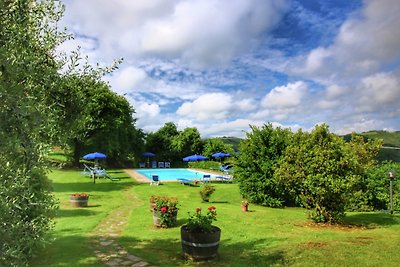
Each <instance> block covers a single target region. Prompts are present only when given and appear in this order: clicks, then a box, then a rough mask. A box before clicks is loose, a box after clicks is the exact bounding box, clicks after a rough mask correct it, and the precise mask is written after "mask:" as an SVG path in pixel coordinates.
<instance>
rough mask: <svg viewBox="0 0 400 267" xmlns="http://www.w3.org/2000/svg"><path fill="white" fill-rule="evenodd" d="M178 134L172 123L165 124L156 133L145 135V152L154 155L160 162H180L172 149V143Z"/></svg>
mask: <svg viewBox="0 0 400 267" xmlns="http://www.w3.org/2000/svg"><path fill="white" fill-rule="evenodd" d="M178 134H179V132H178V129H177V127H176V125H175V124H174V123H172V122H167V123H165V124H164V126H163V127H161V128H160V129H159V130H158V131H157V132H154V133H149V134H147V136H146V144H145V147H146V151H150V152H153V153H155V154H156V155H157V158H158V159H161V160H168V161H177V160H179V161H181V159H180V157H179V155H178V154H177V152H176V151H174V150H173V149H172V141H173V140H174V139H175V138H176V137H177V136H178Z"/></svg>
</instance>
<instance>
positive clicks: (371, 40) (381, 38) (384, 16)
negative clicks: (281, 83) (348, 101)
mask: <svg viewBox="0 0 400 267" xmlns="http://www.w3.org/2000/svg"><path fill="white" fill-rule="evenodd" d="M364 3H365V6H364V7H363V8H362V9H361V11H360V12H357V13H354V14H352V15H351V16H350V17H349V19H348V20H347V21H345V22H344V23H343V24H342V26H341V27H340V29H339V32H338V35H337V36H336V38H335V40H334V42H333V44H332V45H330V46H328V47H321V46H320V47H317V48H315V49H313V50H311V51H310V52H309V53H308V55H301V56H298V57H297V58H294V59H292V60H291V63H290V64H289V66H288V71H289V72H290V73H293V74H296V75H306V76H307V77H311V78H313V79H316V80H319V81H330V82H333V81H334V80H337V79H341V80H345V79H353V80H354V79H357V78H360V77H362V76H365V75H370V74H372V73H374V72H376V71H378V70H379V69H380V68H382V67H384V66H385V65H386V64H390V63H393V62H395V61H396V60H397V59H398V58H399V56H400V49H399V47H400V35H398V34H395V33H396V32H398V29H399V28H400V16H398V14H399V13H400V5H399V3H398V0H370V1H365V2H364Z"/></svg>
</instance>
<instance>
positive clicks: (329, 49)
mask: <svg viewBox="0 0 400 267" xmlns="http://www.w3.org/2000/svg"><path fill="white" fill-rule="evenodd" d="M62 3H63V4H64V5H65V8H66V10H65V14H64V17H63V19H62V21H61V23H60V26H62V27H64V26H65V27H66V28H67V31H68V32H69V33H72V34H73V36H74V39H73V40H69V41H66V42H65V43H64V44H62V46H61V47H60V48H59V49H60V50H61V51H67V52H68V51H71V50H76V48H77V47H78V46H79V47H80V51H81V53H82V55H83V56H88V58H89V61H90V62H91V63H93V64H96V63H99V64H100V66H108V65H110V64H111V63H112V62H113V60H115V59H118V58H123V63H122V64H120V65H119V68H118V70H116V71H114V72H113V73H111V74H109V75H107V76H105V77H104V80H105V81H106V82H108V83H109V84H110V86H111V89H112V90H113V91H115V92H116V93H118V94H120V95H124V96H125V97H126V98H127V100H128V101H129V103H130V104H131V105H132V106H133V108H134V109H135V112H136V113H135V114H134V117H135V118H136V119H137V122H136V125H137V127H139V128H142V129H143V130H144V131H145V132H154V131H157V130H158V129H159V128H161V127H162V126H163V125H164V124H165V123H166V122H174V123H175V124H176V125H177V126H178V129H180V130H182V129H184V128H186V127H196V128H197V129H198V130H199V132H200V133H201V136H202V137H203V138H208V137H218V136H235V137H244V136H245V133H246V132H249V131H250V127H249V125H255V126H262V125H263V124H266V123H272V124H273V125H274V126H279V127H283V128H291V129H292V130H293V131H297V130H298V129H300V128H301V129H303V130H305V131H309V130H311V129H312V128H313V127H314V126H315V125H316V124H321V123H327V124H328V125H329V126H330V130H331V131H332V132H334V133H337V134H347V133H350V132H363V131H369V130H386V131H399V130H400V16H399V14H400V2H399V0H365V1H361V0H351V1H348V0H336V1H334V0H135V1H129V0H125V1H123V0H113V1H109V0H85V1H80V0H64V1H62Z"/></svg>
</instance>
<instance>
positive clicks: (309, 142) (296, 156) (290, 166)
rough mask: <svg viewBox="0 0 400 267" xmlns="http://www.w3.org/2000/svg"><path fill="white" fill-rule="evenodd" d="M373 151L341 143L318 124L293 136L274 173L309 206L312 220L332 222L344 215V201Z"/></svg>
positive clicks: (341, 140) (280, 181) (352, 190)
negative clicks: (305, 131)
mask: <svg viewBox="0 0 400 267" xmlns="http://www.w3.org/2000/svg"><path fill="white" fill-rule="evenodd" d="M374 151H375V150H369V149H368V148H366V147H365V146H362V145H361V144H360V143H357V142H354V143H345V141H344V140H343V139H342V138H340V137H338V136H336V135H334V134H332V133H330V132H329V127H328V126H327V125H320V126H316V127H315V128H314V130H313V131H312V132H311V133H303V132H301V131H299V132H298V133H297V134H296V135H295V136H294V140H293V142H291V143H290V145H289V146H288V147H287V149H286V151H285V153H284V157H283V158H282V159H281V161H280V164H279V165H280V166H279V169H277V171H276V172H275V174H274V175H275V178H276V181H278V182H279V183H280V184H281V185H282V186H283V188H288V189H289V193H290V196H291V197H292V198H296V197H298V199H300V201H301V203H302V205H303V206H305V207H306V208H308V209H310V217H311V218H312V219H313V220H314V221H316V222H330V223H334V222H338V221H340V220H341V219H342V218H343V216H344V215H345V206H346V201H347V199H348V198H349V195H350V194H352V193H353V192H354V188H355V186H356V185H357V184H358V183H359V181H360V180H361V179H362V175H364V174H365V168H366V167H367V166H369V165H370V160H371V159H372V158H373V156H374V153H375V152H374ZM361 155H364V156H365V157H366V158H364V156H361ZM371 164H372V163H371ZM298 199H297V200H298Z"/></svg>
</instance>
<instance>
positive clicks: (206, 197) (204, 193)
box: [200, 184, 215, 202]
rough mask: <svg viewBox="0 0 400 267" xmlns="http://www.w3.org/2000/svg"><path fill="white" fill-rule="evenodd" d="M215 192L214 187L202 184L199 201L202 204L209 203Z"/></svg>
mask: <svg viewBox="0 0 400 267" xmlns="http://www.w3.org/2000/svg"><path fill="white" fill-rule="evenodd" d="M214 192H215V187H214V186H212V185H209V184H204V185H203V186H202V187H201V190H200V196H201V199H202V200H203V201H204V202H208V201H210V198H211V195H212V194H213V193H214Z"/></svg>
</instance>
